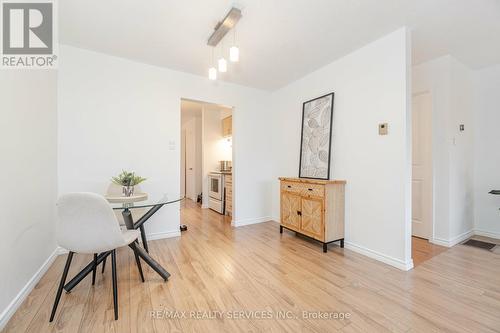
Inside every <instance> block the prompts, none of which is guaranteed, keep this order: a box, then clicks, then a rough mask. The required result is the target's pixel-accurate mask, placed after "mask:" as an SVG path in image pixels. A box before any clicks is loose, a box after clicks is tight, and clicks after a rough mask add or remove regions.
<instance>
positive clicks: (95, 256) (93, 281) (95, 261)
mask: <svg viewBox="0 0 500 333" xmlns="http://www.w3.org/2000/svg"><path fill="white" fill-rule="evenodd" d="M96 271H97V253H94V269H93V270H92V285H94V284H95V273H96Z"/></svg>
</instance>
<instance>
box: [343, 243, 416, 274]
mask: <svg viewBox="0 0 500 333" xmlns="http://www.w3.org/2000/svg"><path fill="white" fill-rule="evenodd" d="M345 247H346V248H347V249H349V250H351V251H354V252H357V253H359V254H362V255H365V256H367V257H370V258H372V259H375V260H378V261H381V262H383V263H385V264H388V265H391V266H393V267H396V268H398V269H401V270H403V271H409V270H410V269H412V268H413V259H410V261H408V262H404V261H402V260H399V259H396V258H392V257H389V256H387V255H385V254H382V253H379V252H377V251H373V250H370V249H368V248H366V247H364V246H361V245H357V244H354V243H351V242H347V241H345Z"/></svg>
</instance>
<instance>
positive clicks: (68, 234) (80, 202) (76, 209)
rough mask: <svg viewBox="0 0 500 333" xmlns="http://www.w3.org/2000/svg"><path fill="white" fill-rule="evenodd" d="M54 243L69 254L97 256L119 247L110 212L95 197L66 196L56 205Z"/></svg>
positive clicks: (119, 238) (118, 234)
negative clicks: (55, 240)
mask: <svg viewBox="0 0 500 333" xmlns="http://www.w3.org/2000/svg"><path fill="white" fill-rule="evenodd" d="M57 214H58V217H59V220H58V225H57V231H56V239H57V242H58V244H59V245H60V246H61V247H63V248H65V249H68V250H69V251H72V252H77V253H97V252H104V251H110V250H113V249H115V248H117V247H119V246H122V245H123V242H124V240H123V235H122V232H121V230H120V227H119V225H118V221H117V220H116V217H115V214H114V213H113V209H112V208H111V206H110V205H109V203H108V202H107V201H106V199H104V197H102V196H101V195H99V194H95V193H87V192H83V193H68V194H64V195H62V196H61V197H59V200H58V201H57Z"/></svg>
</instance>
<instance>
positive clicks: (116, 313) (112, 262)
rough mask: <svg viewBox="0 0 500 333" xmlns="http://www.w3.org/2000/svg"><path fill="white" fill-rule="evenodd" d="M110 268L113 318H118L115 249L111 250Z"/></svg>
mask: <svg viewBox="0 0 500 333" xmlns="http://www.w3.org/2000/svg"><path fill="white" fill-rule="evenodd" d="M111 270H112V275H113V305H114V306H115V320H118V286H117V284H118V281H117V278H116V250H113V251H112V252H111Z"/></svg>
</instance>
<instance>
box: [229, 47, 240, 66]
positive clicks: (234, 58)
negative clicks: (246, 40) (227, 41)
mask: <svg viewBox="0 0 500 333" xmlns="http://www.w3.org/2000/svg"><path fill="white" fill-rule="evenodd" d="M229 60H231V62H238V61H239V60H240V49H239V48H238V47H237V46H232V47H231V48H230V49H229Z"/></svg>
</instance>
